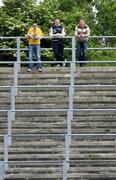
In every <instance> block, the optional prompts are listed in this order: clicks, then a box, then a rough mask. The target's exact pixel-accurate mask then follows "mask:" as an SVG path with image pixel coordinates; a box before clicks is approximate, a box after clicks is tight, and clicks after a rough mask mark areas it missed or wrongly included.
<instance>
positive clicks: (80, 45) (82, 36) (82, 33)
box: [75, 19, 90, 66]
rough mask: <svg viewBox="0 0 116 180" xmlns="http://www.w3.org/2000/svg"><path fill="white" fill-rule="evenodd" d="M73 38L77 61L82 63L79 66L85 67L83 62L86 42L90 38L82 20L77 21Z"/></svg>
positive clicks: (88, 30)
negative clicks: (74, 38)
mask: <svg viewBox="0 0 116 180" xmlns="http://www.w3.org/2000/svg"><path fill="white" fill-rule="evenodd" d="M75 36H76V39H77V58H78V60H79V61H84V62H81V63H80V66H85V65H86V62H85V61H86V60H87V57H86V52H87V41H88V39H89V36H90V29H89V26H88V25H87V24H85V21H84V20H83V19H81V20H80V21H79V24H78V25H77V26H76V28H75Z"/></svg>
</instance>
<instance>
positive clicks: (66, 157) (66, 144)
mask: <svg viewBox="0 0 116 180" xmlns="http://www.w3.org/2000/svg"><path fill="white" fill-rule="evenodd" d="M65 161H66V164H67V170H68V169H69V135H68V134H66V135H65Z"/></svg>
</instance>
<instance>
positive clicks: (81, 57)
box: [76, 41, 87, 66]
mask: <svg viewBox="0 0 116 180" xmlns="http://www.w3.org/2000/svg"><path fill="white" fill-rule="evenodd" d="M76 53H77V60H78V61H80V66H84V65H86V60H87V57H86V54H87V42H78V41H77V50H76ZM81 61H85V62H82V63H81Z"/></svg>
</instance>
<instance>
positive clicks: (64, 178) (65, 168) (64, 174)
mask: <svg viewBox="0 0 116 180" xmlns="http://www.w3.org/2000/svg"><path fill="white" fill-rule="evenodd" d="M67 179H68V177H67V162H66V160H64V161H63V180H67Z"/></svg>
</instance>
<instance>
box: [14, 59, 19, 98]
mask: <svg viewBox="0 0 116 180" xmlns="http://www.w3.org/2000/svg"><path fill="white" fill-rule="evenodd" d="M18 65H19V64H18V62H14V86H18ZM16 95H17V88H16V89H15V96H16Z"/></svg>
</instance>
